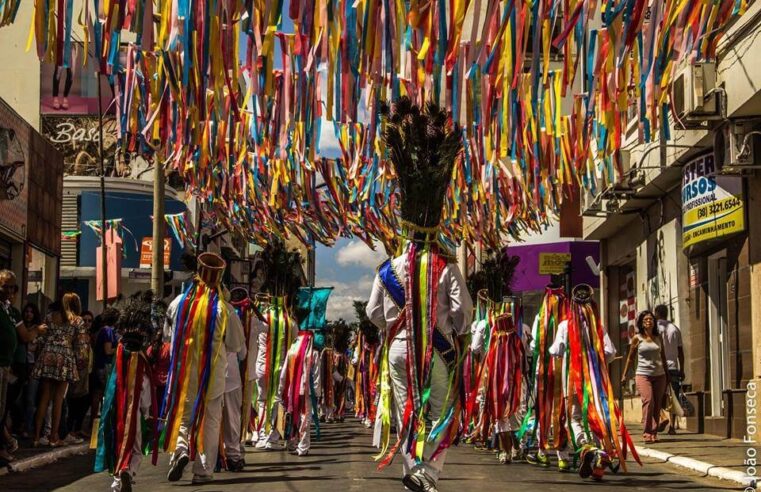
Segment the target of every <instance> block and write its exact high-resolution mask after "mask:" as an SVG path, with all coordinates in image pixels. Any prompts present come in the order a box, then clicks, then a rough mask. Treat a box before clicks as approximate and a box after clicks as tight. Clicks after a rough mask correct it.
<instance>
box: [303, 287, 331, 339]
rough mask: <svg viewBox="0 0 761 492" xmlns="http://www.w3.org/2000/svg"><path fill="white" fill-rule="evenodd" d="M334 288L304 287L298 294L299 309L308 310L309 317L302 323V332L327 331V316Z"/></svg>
mask: <svg viewBox="0 0 761 492" xmlns="http://www.w3.org/2000/svg"><path fill="white" fill-rule="evenodd" d="M331 292H333V287H317V288H315V287H302V288H301V289H299V291H298V293H297V294H296V306H297V309H306V310H308V311H309V315H308V316H307V317H306V318H305V319H304V320H303V321H302V322H301V325H300V326H299V328H301V329H302V330H323V329H325V314H326V312H327V309H328V298H329V297H330V293H331Z"/></svg>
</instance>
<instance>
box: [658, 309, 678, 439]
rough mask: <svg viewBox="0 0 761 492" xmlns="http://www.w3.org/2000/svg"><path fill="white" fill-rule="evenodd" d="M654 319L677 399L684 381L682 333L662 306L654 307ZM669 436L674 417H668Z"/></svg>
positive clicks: (673, 433) (673, 429)
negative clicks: (656, 322) (661, 338)
mask: <svg viewBox="0 0 761 492" xmlns="http://www.w3.org/2000/svg"><path fill="white" fill-rule="evenodd" d="M655 318H656V319H657V320H658V331H659V332H660V333H661V337H663V351H664V353H665V355H666V366H667V367H666V369H667V370H668V374H669V377H670V378H671V389H673V390H674V395H676V396H677V397H678V396H679V393H681V391H682V381H684V348H683V347H682V331H681V330H680V329H679V328H678V327H677V326H676V325H675V324H674V323H672V322H671V321H669V308H668V307H667V306H665V305H663V304H661V305H658V306H655ZM669 417H670V418H669V435H672V436H673V435H675V434H676V427H675V426H674V424H675V422H676V415H674V414H673V413H672V414H671V415H670V416H669Z"/></svg>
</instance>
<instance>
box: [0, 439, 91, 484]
mask: <svg viewBox="0 0 761 492" xmlns="http://www.w3.org/2000/svg"><path fill="white" fill-rule="evenodd" d="M89 451H90V445H89V444H87V443H85V444H79V445H76V446H66V447H63V448H60V449H55V450H52V451H48V452H46V453H40V454H38V455H35V456H30V457H29V458H24V459H23V460H19V461H14V462H13V463H11V464H10V465H8V467H7V468H3V469H0V476H2V475H6V474H8V473H20V472H25V471H29V470H31V469H33V468H38V467H40V466H45V465H49V464H51V463H54V462H56V461H58V460H60V459H63V458H68V457H70V456H76V455H80V454H87V453H88V452H89Z"/></svg>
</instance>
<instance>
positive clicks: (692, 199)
mask: <svg viewBox="0 0 761 492" xmlns="http://www.w3.org/2000/svg"><path fill="white" fill-rule="evenodd" d="M718 171H719V169H717V168H716V164H715V160H714V156H713V153H709V154H705V155H702V156H700V157H697V158H695V159H693V160H692V161H690V162H688V163H687V165H685V166H684V169H683V170H682V247H683V248H685V249H686V248H689V247H690V246H694V245H696V244H699V243H702V242H704V241H708V240H711V239H718V238H721V237H725V236H729V235H731V234H735V233H738V232H742V231H743V230H745V209H744V202H743V192H742V179H741V178H739V177H732V176H718V175H717V174H718Z"/></svg>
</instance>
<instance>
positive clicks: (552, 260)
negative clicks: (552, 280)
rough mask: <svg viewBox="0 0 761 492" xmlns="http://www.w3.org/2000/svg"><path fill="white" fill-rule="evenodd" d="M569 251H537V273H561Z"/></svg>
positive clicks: (569, 257)
mask: <svg viewBox="0 0 761 492" xmlns="http://www.w3.org/2000/svg"><path fill="white" fill-rule="evenodd" d="M570 261H571V253H539V275H562V274H563V273H564V272H565V265H566V263H568V262H570Z"/></svg>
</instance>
